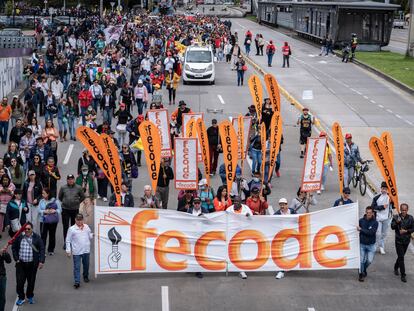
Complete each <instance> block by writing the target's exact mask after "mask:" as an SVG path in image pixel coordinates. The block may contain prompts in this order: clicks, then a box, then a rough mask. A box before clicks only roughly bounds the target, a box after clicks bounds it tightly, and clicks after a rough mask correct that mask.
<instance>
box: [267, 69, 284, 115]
mask: <svg viewBox="0 0 414 311" xmlns="http://www.w3.org/2000/svg"><path fill="white" fill-rule="evenodd" d="M264 81H265V84H266V90H267V94H269V97H270V101H271V102H272V107H273V111H274V112H280V92H279V84H278V83H277V81H276V78H275V77H274V76H273V75H271V74H270V73H267V74H265V76H264Z"/></svg>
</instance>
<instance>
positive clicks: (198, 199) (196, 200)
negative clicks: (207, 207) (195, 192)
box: [193, 197, 201, 203]
mask: <svg viewBox="0 0 414 311" xmlns="http://www.w3.org/2000/svg"><path fill="white" fill-rule="evenodd" d="M193 202H194V203H195V202H201V199H200V198H199V197H196V198H194V200H193Z"/></svg>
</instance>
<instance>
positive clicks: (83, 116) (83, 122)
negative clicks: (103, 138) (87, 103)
mask: <svg viewBox="0 0 414 311" xmlns="http://www.w3.org/2000/svg"><path fill="white" fill-rule="evenodd" d="M80 109H81V116H82V125H83V126H85V125H86V119H85V113H86V111H88V108H84V107H80Z"/></svg>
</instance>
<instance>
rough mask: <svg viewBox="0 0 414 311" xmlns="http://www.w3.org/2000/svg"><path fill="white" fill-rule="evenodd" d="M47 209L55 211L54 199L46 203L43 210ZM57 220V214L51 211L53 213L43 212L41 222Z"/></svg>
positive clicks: (47, 222) (52, 222)
mask: <svg viewBox="0 0 414 311" xmlns="http://www.w3.org/2000/svg"><path fill="white" fill-rule="evenodd" d="M47 209H54V210H55V211H57V209H58V206H57V204H56V200H53V201H52V202H49V203H47V205H46V208H45V210H47ZM58 222H59V214H58V213H57V212H56V213H53V214H46V215H45V214H44V215H43V223H45V224H57V223H58Z"/></svg>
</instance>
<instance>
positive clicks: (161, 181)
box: [157, 166, 174, 187]
mask: <svg viewBox="0 0 414 311" xmlns="http://www.w3.org/2000/svg"><path fill="white" fill-rule="evenodd" d="M164 172H165V175H167V178H165V180H164ZM172 179H174V172H173V169H172V168H171V167H170V166H164V168H162V167H161V168H160V171H159V175H158V182H157V186H158V187H168V186H169V185H170V180H172Z"/></svg>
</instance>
